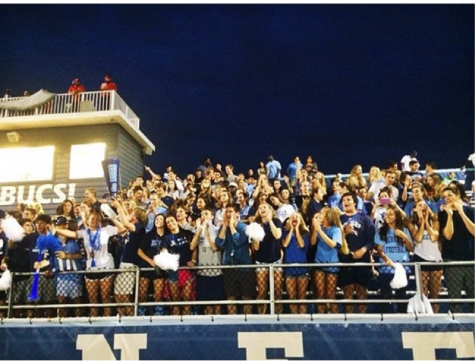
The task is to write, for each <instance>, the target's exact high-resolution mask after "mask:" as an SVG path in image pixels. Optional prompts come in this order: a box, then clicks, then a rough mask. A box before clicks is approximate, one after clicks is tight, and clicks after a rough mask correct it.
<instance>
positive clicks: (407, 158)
mask: <svg viewBox="0 0 475 361" xmlns="http://www.w3.org/2000/svg"><path fill="white" fill-rule="evenodd" d="M411 160H417V159H416V158H414V157H411V156H410V155H405V156H404V157H402V159H401V163H402V164H403V165H404V169H403V170H402V171H403V172H410V171H411V167H409V162H410V161H411Z"/></svg>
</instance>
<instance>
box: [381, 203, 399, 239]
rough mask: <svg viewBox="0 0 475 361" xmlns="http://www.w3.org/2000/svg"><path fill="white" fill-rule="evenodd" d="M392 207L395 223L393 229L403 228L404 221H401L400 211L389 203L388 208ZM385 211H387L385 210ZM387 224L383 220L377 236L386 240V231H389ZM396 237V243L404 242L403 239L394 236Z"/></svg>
mask: <svg viewBox="0 0 475 361" xmlns="http://www.w3.org/2000/svg"><path fill="white" fill-rule="evenodd" d="M390 209H392V210H393V211H394V215H395V216H396V224H395V226H394V229H399V230H401V231H402V230H404V223H403V218H402V213H401V212H400V211H399V209H397V208H396V207H394V206H392V205H389V206H388V210H390ZM386 212H387V211H386ZM389 228H390V227H389V224H388V223H387V222H386V220H384V223H383V225H382V226H381V228H380V229H379V238H381V239H382V240H383V241H386V240H387V239H388V231H389ZM396 239H397V241H398V243H401V244H404V241H403V239H402V238H401V237H398V236H396Z"/></svg>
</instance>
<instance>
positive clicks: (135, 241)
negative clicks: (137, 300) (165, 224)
mask: <svg viewBox="0 0 475 361" xmlns="http://www.w3.org/2000/svg"><path fill="white" fill-rule="evenodd" d="M111 205H112V206H113V207H116V209H117V211H118V212H119V219H120V221H119V220H117V219H112V222H114V224H115V225H116V227H117V228H118V230H119V232H120V233H121V234H122V239H123V241H124V248H123V253H122V257H121V262H120V266H119V268H120V269H132V272H125V271H124V272H120V273H118V274H117V276H116V278H115V281H114V296H115V300H116V302H117V303H129V302H132V301H133V300H132V297H133V294H134V290H135V279H136V272H135V270H136V269H137V267H138V264H139V256H138V249H139V247H140V244H141V243H142V240H143V238H144V237H145V227H146V226H147V222H148V218H147V213H146V212H145V210H143V209H142V208H139V207H137V208H135V209H134V210H133V211H132V214H131V215H129V214H127V212H126V210H125V208H124V207H123V205H122V201H119V200H116V199H113V201H112V202H111ZM117 311H118V313H119V315H120V316H133V314H134V309H133V307H130V306H127V307H117Z"/></svg>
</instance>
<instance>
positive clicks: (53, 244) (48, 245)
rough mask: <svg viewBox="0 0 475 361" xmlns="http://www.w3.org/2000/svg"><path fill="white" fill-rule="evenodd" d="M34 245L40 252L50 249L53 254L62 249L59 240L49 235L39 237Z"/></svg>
mask: <svg viewBox="0 0 475 361" xmlns="http://www.w3.org/2000/svg"><path fill="white" fill-rule="evenodd" d="M36 245H37V246H38V248H39V249H40V250H44V249H52V250H53V252H57V251H59V250H61V248H62V245H61V242H60V241H59V239H58V238H56V237H54V236H52V235H51V234H47V235H46V236H43V235H41V236H39V237H38V240H37V241H36Z"/></svg>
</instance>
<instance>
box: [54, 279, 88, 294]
mask: <svg viewBox="0 0 475 361" xmlns="http://www.w3.org/2000/svg"><path fill="white" fill-rule="evenodd" d="M82 294H83V277H82V275H78V274H59V275H57V276H56V295H57V296H61V297H69V298H71V299H74V298H78V297H81V296H82Z"/></svg>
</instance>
